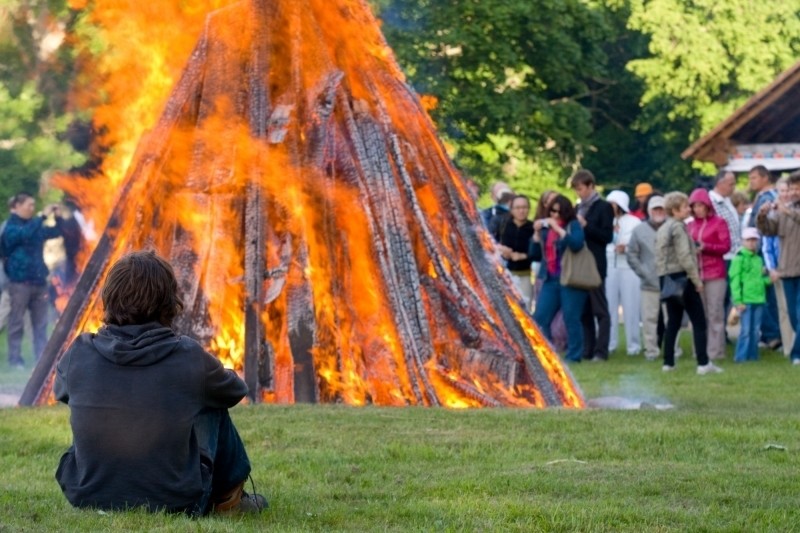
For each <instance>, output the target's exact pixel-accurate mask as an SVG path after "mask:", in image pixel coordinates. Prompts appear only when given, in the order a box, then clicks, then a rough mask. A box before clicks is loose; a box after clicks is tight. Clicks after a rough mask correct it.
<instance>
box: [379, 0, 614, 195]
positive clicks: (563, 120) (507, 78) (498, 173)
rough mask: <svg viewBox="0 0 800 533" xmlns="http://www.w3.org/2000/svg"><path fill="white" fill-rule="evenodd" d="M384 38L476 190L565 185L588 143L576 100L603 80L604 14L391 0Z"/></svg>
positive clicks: (585, 115) (537, 5) (385, 5)
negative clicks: (429, 104) (499, 181)
mask: <svg viewBox="0 0 800 533" xmlns="http://www.w3.org/2000/svg"><path fill="white" fill-rule="evenodd" d="M378 9H379V13H380V16H381V18H382V19H383V21H384V26H383V28H384V32H385V34H386V37H387V40H388V41H389V43H390V45H391V46H392V47H393V49H394V50H395V53H396V55H397V57H398V60H399V61H400V63H401V65H402V66H403V67H404V69H405V70H406V72H407V73H408V75H409V78H410V81H411V83H412V84H413V86H414V87H415V88H416V89H417V91H418V92H420V93H422V94H425V95H432V96H433V97H435V99H436V100H438V105H437V106H436V107H435V108H434V109H432V110H431V114H432V117H433V118H434V120H435V121H436V122H437V123H438V124H439V127H440V131H441V132H442V133H443V135H444V136H445V137H446V139H447V140H448V142H449V144H450V145H451V146H452V147H453V154H454V156H455V159H456V162H457V163H458V164H459V165H461V166H462V167H463V168H464V169H465V170H466V171H467V173H468V174H470V175H471V176H474V177H476V178H477V179H478V181H480V182H481V183H482V184H483V185H486V184H487V183H488V182H489V181H491V180H492V179H496V178H500V177H502V178H504V179H507V180H510V181H511V182H512V183H513V185H514V187H515V189H516V190H519V191H524V192H529V193H536V192H538V191H540V190H542V189H545V188H553V187H559V188H563V187H564V185H565V178H566V177H567V176H568V175H569V174H570V173H571V172H572V170H574V169H575V168H576V167H577V166H578V165H579V164H580V160H581V157H582V156H583V154H584V152H585V151H586V150H587V149H588V148H589V147H590V145H591V133H592V124H591V117H592V110H591V109H590V108H589V107H587V105H586V102H591V99H592V97H593V96H594V95H595V94H597V93H598V92H602V91H603V89H604V87H605V85H607V83H608V77H607V75H606V74H607V70H606V54H605V52H604V51H603V49H602V44H603V43H604V42H605V41H606V40H607V39H608V38H609V37H610V35H609V30H610V26H609V24H608V22H607V20H606V16H605V14H604V12H603V11H602V10H600V9H596V8H593V7H591V6H587V5H586V4H585V3H584V2H581V1H578V0H566V1H563V2H548V1H545V0H535V1H530V0H515V1H508V2H478V1H469V0H452V1H448V2H440V1H434V0H394V1H391V2H386V1H385V2H382V3H381V4H379V5H378Z"/></svg>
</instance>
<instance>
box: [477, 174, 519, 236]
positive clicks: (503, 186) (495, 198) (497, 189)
mask: <svg viewBox="0 0 800 533" xmlns="http://www.w3.org/2000/svg"><path fill="white" fill-rule="evenodd" d="M503 193H509V194H511V195H512V197H513V194H514V192H513V191H512V190H511V187H509V186H508V183H506V182H504V181H496V182H494V183H493V184H492V187H491V189H489V196H491V197H492V207H487V208H486V209H484V210H483V211H481V218H482V219H483V223H484V224H485V225H486V227H487V228H488V227H489V222H491V221H492V218H494V217H495V216H497V215H503V214H506V213H508V206H507V205H506V204H501V203H500V197H501V196H503Z"/></svg>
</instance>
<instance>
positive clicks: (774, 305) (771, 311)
mask: <svg viewBox="0 0 800 533" xmlns="http://www.w3.org/2000/svg"><path fill="white" fill-rule="evenodd" d="M779 323H780V321H779V318H778V300H777V299H776V298H775V287H773V286H772V285H770V286H769V287H767V304H766V306H765V307H764V311H763V312H762V314H761V340H762V341H764V342H772V341H774V340H776V339H777V340H780V339H781V330H780V327H779Z"/></svg>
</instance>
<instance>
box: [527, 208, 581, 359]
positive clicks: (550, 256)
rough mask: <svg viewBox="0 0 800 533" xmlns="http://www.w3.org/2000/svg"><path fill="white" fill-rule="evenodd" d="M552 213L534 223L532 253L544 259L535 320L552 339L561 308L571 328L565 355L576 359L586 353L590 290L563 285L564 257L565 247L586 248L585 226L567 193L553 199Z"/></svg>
mask: <svg viewBox="0 0 800 533" xmlns="http://www.w3.org/2000/svg"><path fill="white" fill-rule="evenodd" d="M548 211H549V215H550V216H549V217H548V218H546V219H543V220H542V219H539V220H537V221H536V222H534V223H533V242H532V245H531V256H532V257H533V260H534V261H541V262H542V266H541V268H539V273H538V276H537V277H538V278H539V279H541V280H542V289H541V291H540V292H539V296H538V297H537V299H536V310H535V311H534V313H533V320H534V321H535V322H536V323H537V324H538V325H539V329H541V331H542V334H543V335H544V336H545V337H546V338H547V339H548V340H552V333H551V330H550V323H551V322H552V321H553V317H554V316H555V315H556V313H557V312H558V311H559V310H561V312H562V314H563V315H564V324H565V325H566V328H567V352H566V355H565V359H567V360H568V361H572V362H575V363H579V362H580V361H581V357H582V356H583V327H582V326H581V313H582V311H583V306H584V304H585V302H586V297H587V294H588V293H587V291H585V290H582V289H575V288H573V287H566V286H563V285H561V280H560V278H561V258H562V257H563V255H564V251H565V250H566V249H567V247H569V249H570V250H572V251H574V252H577V251H579V250H580V249H581V248H583V245H584V242H585V239H584V235H583V227H582V226H581V224H580V222H578V219H577V218H576V214H575V209H574V208H573V207H572V203H571V202H570V201H569V199H567V197H565V196H563V195H561V194H559V195H558V196H556V197H555V199H553V201H552V202H551V203H550V207H549V209H548Z"/></svg>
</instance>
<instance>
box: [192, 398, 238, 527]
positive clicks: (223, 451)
mask: <svg viewBox="0 0 800 533" xmlns="http://www.w3.org/2000/svg"><path fill="white" fill-rule="evenodd" d="M194 433H195V437H196V438H197V445H198V446H199V448H200V471H201V475H202V478H203V496H202V498H201V499H200V501H199V502H197V504H196V506H195V508H194V509H192V510H191V514H193V515H195V516H199V515H204V514H207V513H208V512H209V511H211V504H212V503H213V502H214V501H215V499H216V498H218V497H219V496H221V495H224V494H227V493H229V492H230V491H231V490H233V489H234V488H236V487H237V486H239V485H241V484H242V482H244V481H245V480H246V479H247V476H248V475H250V459H248V457H247V452H246V451H245V449H244V443H243V442H242V439H241V438H240V437H239V433H238V432H237V431H236V427H234V425H233V421H232V420H231V417H230V415H229V414H228V410H227V409H210V408H209V409H205V410H204V411H202V412H201V413H200V414H199V415H197V418H196V419H195V422H194Z"/></svg>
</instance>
